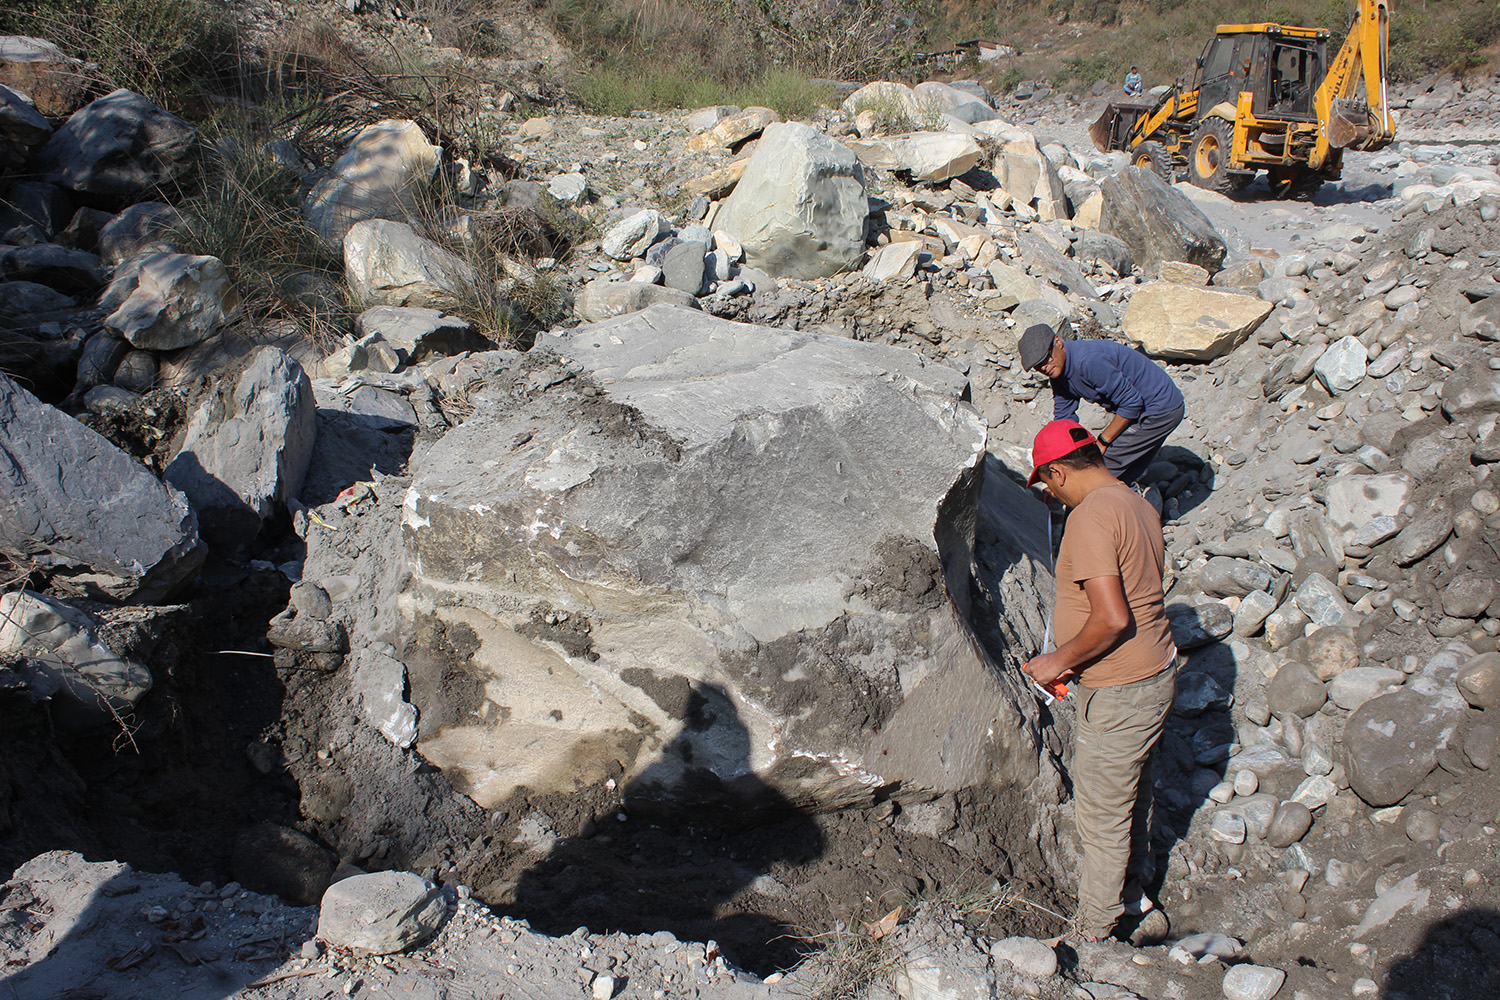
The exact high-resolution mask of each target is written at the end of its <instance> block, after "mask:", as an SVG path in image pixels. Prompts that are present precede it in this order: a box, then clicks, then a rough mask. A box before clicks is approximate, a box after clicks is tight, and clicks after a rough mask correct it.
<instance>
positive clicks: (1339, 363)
mask: <svg viewBox="0 0 1500 1000" xmlns="http://www.w3.org/2000/svg"><path fill="white" fill-rule="evenodd" d="M1369 358H1370V352H1369V351H1368V350H1366V349H1365V345H1364V344H1362V343H1360V341H1359V338H1357V337H1341V338H1339V339H1338V340H1336V341H1334V342H1333V343H1332V344H1329V345H1328V350H1326V351H1324V352H1323V353H1322V355H1321V356H1319V358H1318V361H1317V363H1316V364H1314V365H1313V373H1314V374H1315V375H1317V376H1318V381H1319V382H1321V383H1323V388H1325V389H1327V390H1328V391H1329V392H1330V393H1334V394H1337V393H1340V392H1348V391H1349V390H1350V389H1353V388H1354V387H1355V386H1357V385H1359V383H1361V382H1363V381H1364V378H1365V365H1366V362H1368V361H1369Z"/></svg>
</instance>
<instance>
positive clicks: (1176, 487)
mask: <svg viewBox="0 0 1500 1000" xmlns="http://www.w3.org/2000/svg"><path fill="white" fill-rule="evenodd" d="M1163 462H1170V463H1171V464H1172V465H1173V467H1174V468H1175V470H1176V471H1175V472H1174V473H1172V474H1171V477H1170V478H1164V477H1157V478H1155V479H1154V480H1153V477H1152V476H1151V469H1154V468H1156V467H1157V465H1158V464H1159V463H1163ZM1143 479H1144V480H1145V481H1146V482H1152V483H1153V484H1154V485H1155V486H1156V488H1157V489H1158V490H1160V491H1161V495H1162V498H1163V499H1164V500H1166V501H1169V502H1170V501H1172V500H1176V501H1177V515H1176V516H1177V517H1179V518H1180V517H1183V516H1185V515H1186V514H1188V513H1190V512H1191V511H1192V510H1194V509H1195V508H1196V507H1198V506H1199V505H1200V504H1202V503H1203V502H1204V501H1206V500H1207V499H1208V498H1209V497H1211V496H1213V493H1214V486H1215V476H1214V471H1213V467H1212V466H1210V465H1208V464H1207V463H1205V462H1204V461H1203V458H1202V457H1201V456H1200V455H1199V454H1198V453H1197V452H1195V451H1193V450H1192V449H1190V448H1184V447H1182V446H1181V445H1175V444H1172V443H1170V442H1168V443H1167V444H1164V445H1162V448H1161V451H1159V452H1157V453H1156V458H1155V460H1154V461H1153V462H1152V463H1151V467H1150V468H1148V469H1147V474H1146V475H1145V476H1144V477H1143ZM1162 518H1163V520H1169V519H1170V515H1168V514H1167V513H1165V512H1163V514H1162Z"/></svg>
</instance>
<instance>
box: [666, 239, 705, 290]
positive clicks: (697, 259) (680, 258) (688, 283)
mask: <svg viewBox="0 0 1500 1000" xmlns="http://www.w3.org/2000/svg"><path fill="white" fill-rule="evenodd" d="M707 253H708V248H707V247H706V246H704V245H703V244H702V243H698V242H696V241H694V240H680V241H677V242H675V243H674V244H673V246H672V248H671V249H669V250H668V251H667V252H666V253H665V254H663V255H662V259H661V270H662V283H663V284H665V285H666V286H667V287H668V288H675V289H677V290H678V291H682V292H687V293H688V294H689V295H700V294H702V292H703V285H704V281H703V276H704V269H703V262H704V257H705V255H706V254H707Z"/></svg>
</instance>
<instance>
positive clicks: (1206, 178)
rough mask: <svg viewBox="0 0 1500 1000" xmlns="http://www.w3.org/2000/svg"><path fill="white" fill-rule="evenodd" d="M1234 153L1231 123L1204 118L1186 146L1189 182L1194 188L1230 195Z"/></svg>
mask: <svg viewBox="0 0 1500 1000" xmlns="http://www.w3.org/2000/svg"><path fill="white" fill-rule="evenodd" d="M1233 151H1234V129H1233V128H1232V127H1231V126H1230V124H1229V123H1228V122H1226V121H1225V120H1224V119H1222V118H1205V119H1204V120H1203V121H1202V122H1200V123H1199V125H1198V131H1197V132H1194V133H1193V141H1192V144H1191V145H1189V146H1188V154H1187V161H1188V180H1190V181H1192V182H1193V186H1194V187H1201V188H1203V189H1205V190H1208V191H1217V192H1219V193H1220V194H1229V193H1230V192H1231V191H1233V190H1234V189H1235V173H1234V171H1232V170H1231V166H1232V163H1233V160H1232V157H1231V154H1232V153H1233Z"/></svg>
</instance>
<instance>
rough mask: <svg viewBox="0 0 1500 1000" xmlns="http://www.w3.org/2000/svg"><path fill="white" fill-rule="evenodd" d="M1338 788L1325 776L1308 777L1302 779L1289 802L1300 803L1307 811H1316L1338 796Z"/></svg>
mask: <svg viewBox="0 0 1500 1000" xmlns="http://www.w3.org/2000/svg"><path fill="white" fill-rule="evenodd" d="M1338 793H1339V786H1338V785H1335V784H1334V783H1333V780H1332V779H1331V778H1329V777H1328V776H1327V775H1326V774H1314V775H1309V776H1308V777H1307V778H1305V779H1303V781H1302V784H1300V785H1298V786H1297V790H1296V791H1294V792H1293V793H1292V797H1291V798H1290V799H1288V801H1289V802H1300V803H1302V804H1303V805H1305V806H1307V808H1309V809H1314V810H1315V809H1318V808H1320V807H1322V806H1326V805H1327V804H1328V803H1329V802H1330V801H1332V799H1333V798H1334V797H1335V796H1336V795H1338Z"/></svg>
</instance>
